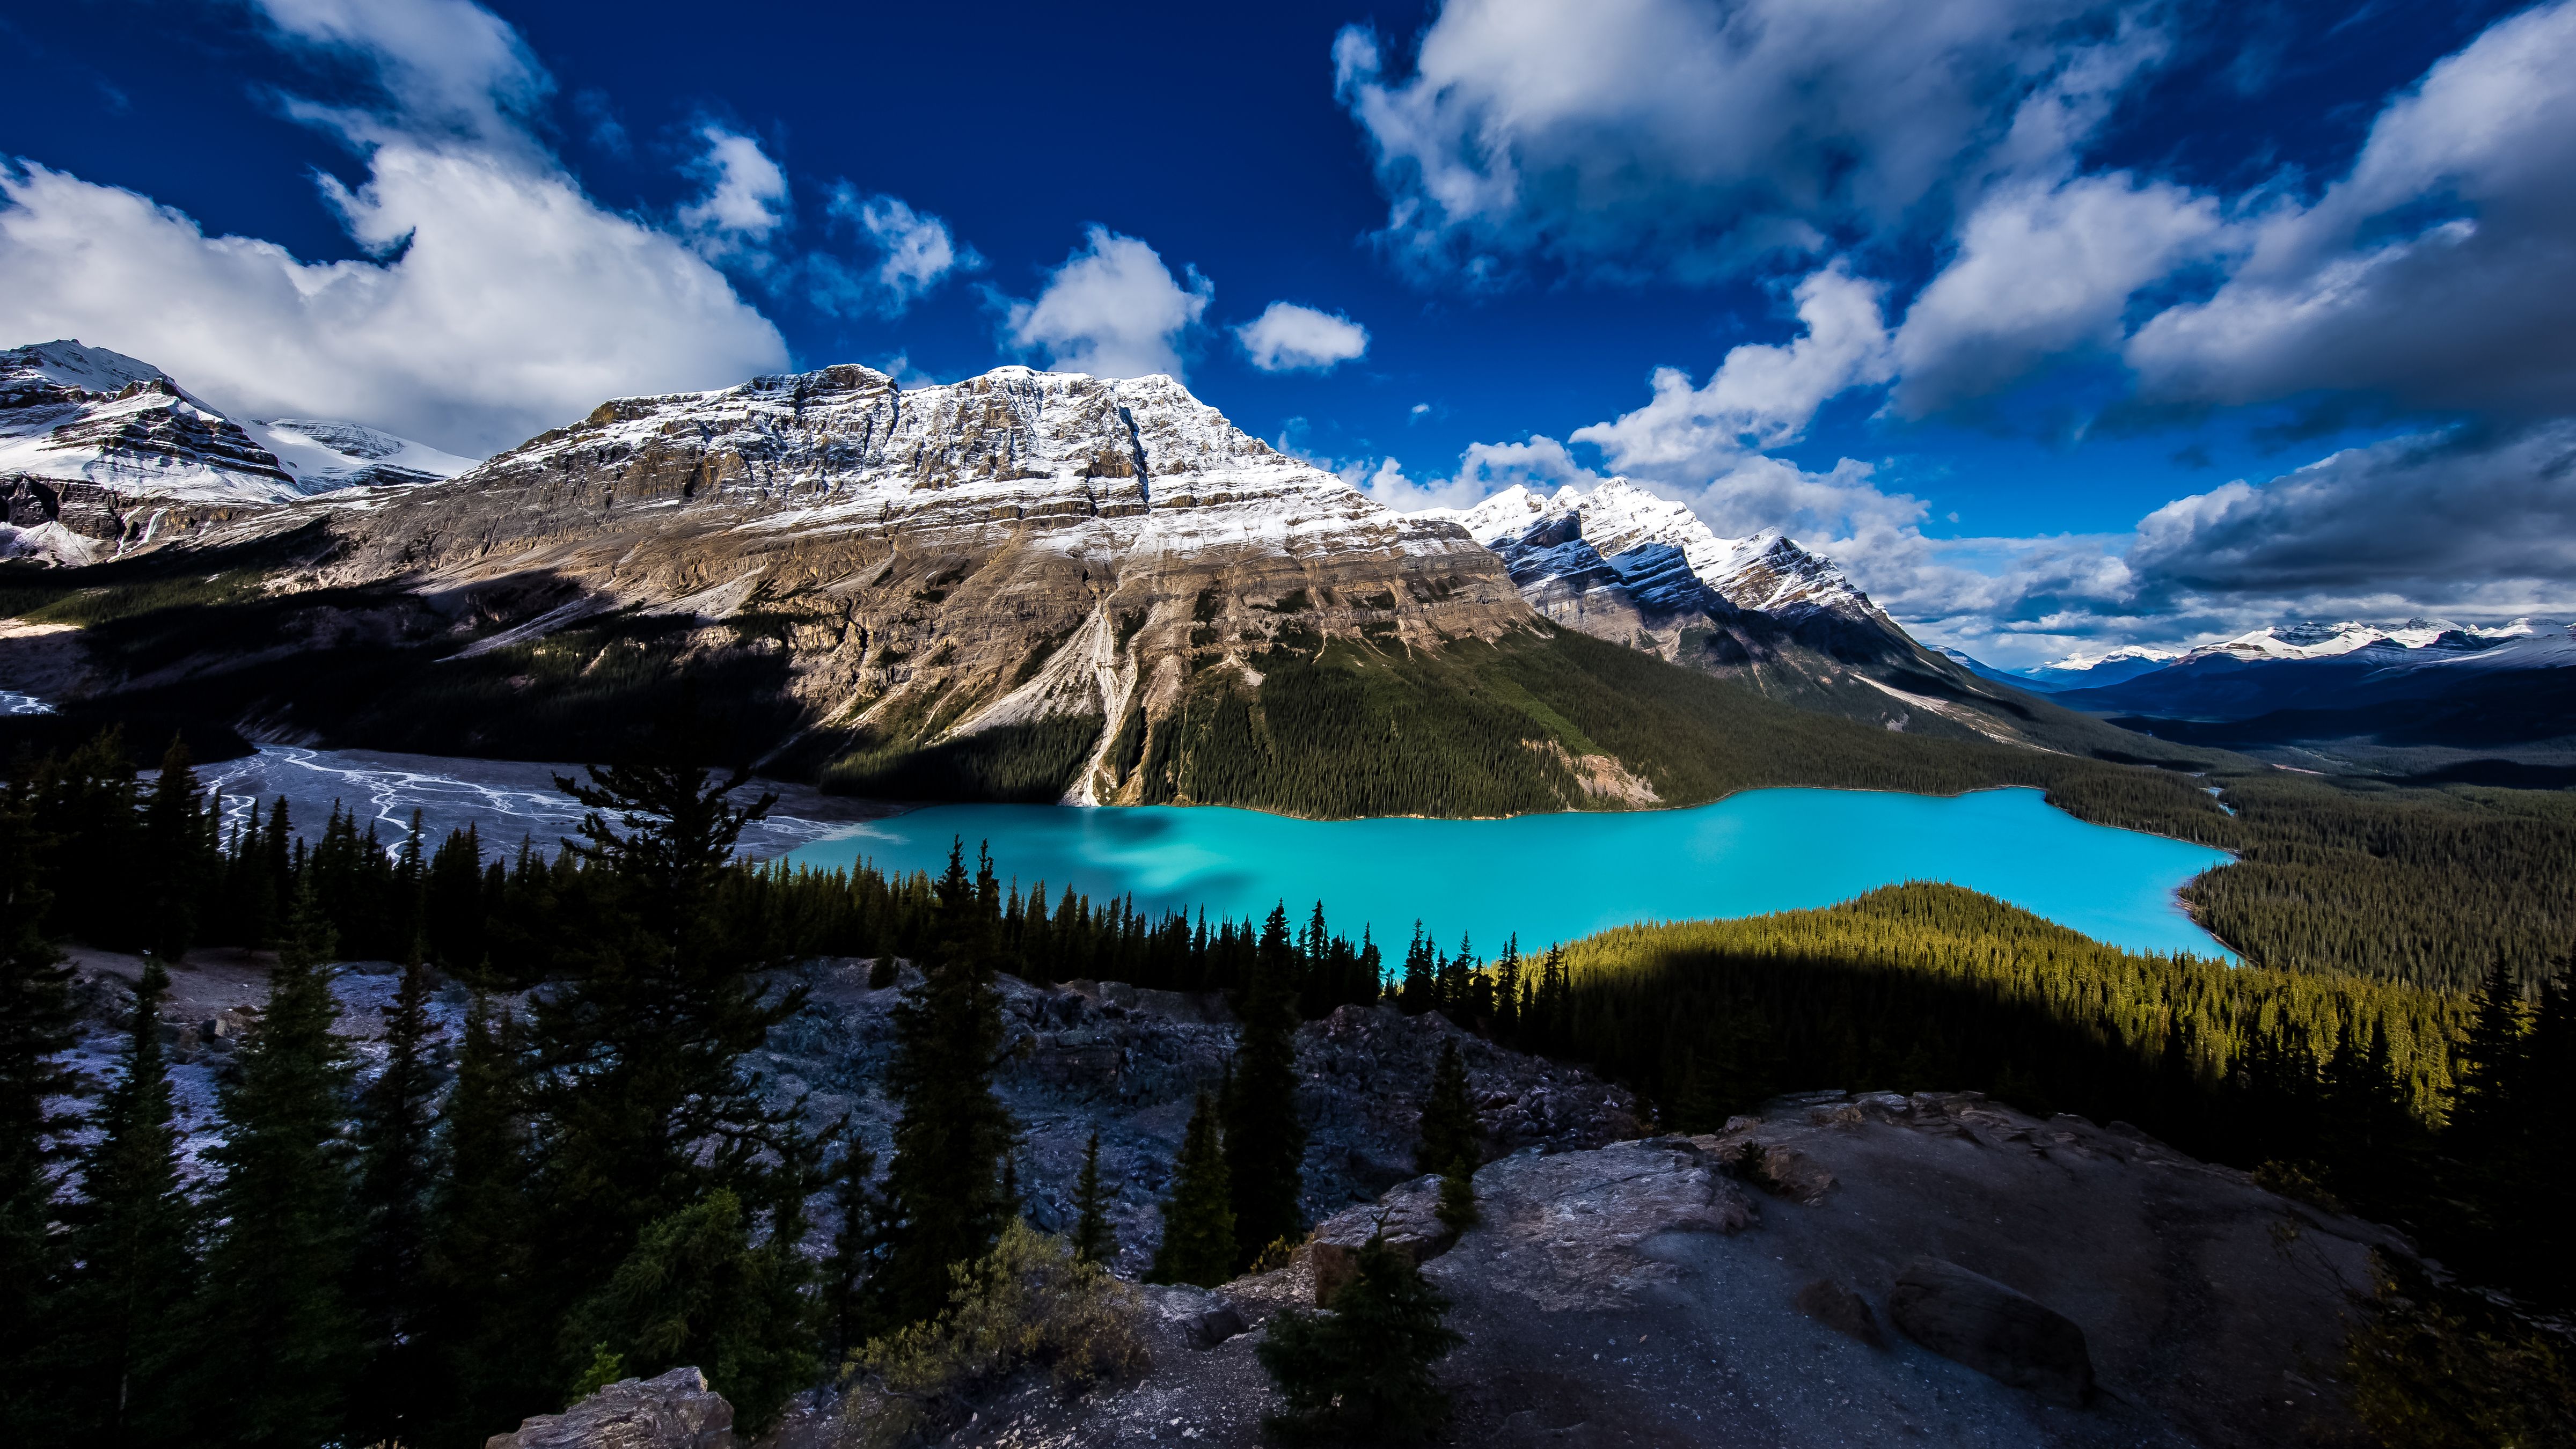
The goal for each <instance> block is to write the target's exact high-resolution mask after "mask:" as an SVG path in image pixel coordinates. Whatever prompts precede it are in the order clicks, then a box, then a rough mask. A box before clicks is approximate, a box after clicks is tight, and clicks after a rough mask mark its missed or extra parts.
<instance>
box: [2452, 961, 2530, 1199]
mask: <svg viewBox="0 0 2576 1449" xmlns="http://www.w3.org/2000/svg"><path fill="white" fill-rule="evenodd" d="M2525 1015H2526V1013H2525V1011H2524V1009H2523V1004H2522V993H2521V991H2520V990H2519V989H2518V988H2517V987H2516V985H2515V983H2514V979H2513V973H2512V972H2511V971H2510V970H2509V969H2508V968H2507V967H2506V965H2505V962H2504V958H2503V957H2501V956H2499V957H2497V958H2496V961H2495V964H2494V965H2493V967H2492V968H2490V969H2489V971H2488V972H2487V979H2486V984H2485V986H2484V987H2483V988H2481V989H2480V990H2479V992H2478V999H2477V1007H2476V1014H2475V1015H2474V1016H2473V1017H2471V1019H2470V1023H2469V1034H2468V1038H2467V1039H2466V1040H2464V1041H2462V1042H2461V1043H2460V1045H2459V1048H2458V1050H2457V1053H2456V1055H2457V1056H2458V1058H2459V1061H2460V1066H2459V1068H2458V1070H2456V1071H2455V1072H2454V1073H2453V1074H2452V1075H2453V1077H2454V1079H2455V1080H2456V1081H2457V1082H2458V1084H2459V1085H2458V1093H2459V1097H2458V1103H2457V1105H2456V1106H2454V1107H2453V1108H2452V1110H2451V1121H2450V1127H2449V1131H2448V1133H2447V1134H2446V1140H2445V1143H2444V1145H2445V1146H2446V1147H2449V1148H2450V1149H2451V1150H2452V1151H2454V1152H2456V1153H2460V1154H2462V1155H2463V1156H2465V1157H2468V1158H2472V1159H2481V1158H2487V1157H2490V1156H2493V1155H2496V1154H2501V1153H2505V1152H2507V1151H2509V1150H2511V1148H2512V1146H2513V1145H2514V1144H2513V1138H2514V1137H2515V1136H2516V1135H2517V1134H2518V1133H2519V1132H2520V1130H2521V1127H2522V1123H2523V1119H2524V1118H2525V1117H2526V1116H2527V1115H2529V1114H2528V1113H2527V1111H2526V1110H2525V1108H2524V1104H2523V1101H2522V1097H2523V1085H2524V1084H2523V1063H2524V1051H2523V1028H2524V1018H2525Z"/></svg>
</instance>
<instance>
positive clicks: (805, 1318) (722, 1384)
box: [564, 1188, 822, 1433]
mask: <svg viewBox="0 0 2576 1449" xmlns="http://www.w3.org/2000/svg"><path fill="white" fill-rule="evenodd" d="M804 1282H805V1265H804V1262H803V1259H802V1258H801V1257H800V1256H799V1255H798V1253H797V1251H796V1243H795V1238H794V1235H793V1234H792V1233H788V1232H779V1231H773V1232H772V1233H771V1234H770V1236H769V1239H768V1241H766V1242H763V1243H754V1242H753V1241H752V1233H751V1223H750V1221H749V1219H748V1217H747V1216H746V1214H745V1213H744V1211H743V1205H742V1200H741V1199H739V1198H737V1197H735V1196H734V1195H733V1194H732V1193H731V1192H728V1191H726V1190H724V1189H722V1188H718V1189H717V1190H716V1191H714V1192H712V1193H709V1194H708V1195H707V1196H706V1198H705V1199H704V1200H703V1201H701V1202H696V1203H692V1204H690V1205H689V1206H688V1207H685V1208H682V1209H681V1210H680V1211H678V1212H676V1213H673V1214H671V1215H670V1216H668V1217H665V1218H661V1219H658V1220H657V1221H655V1222H653V1223H651V1224H649V1225H647V1226H646V1227H645V1229H644V1232H643V1234H642V1236H641V1237H640V1238H639V1239H638V1240H637V1241H636V1244H635V1251H634V1252H632V1253H630V1254H628V1255H627V1258H626V1261H624V1262H623V1263H620V1264H619V1265H618V1267H617V1271H616V1273H615V1274H614V1275H612V1276H611V1277H610V1278H609V1280H608V1283H607V1284H606V1285H605V1286H604V1287H602V1288H601V1289H600V1290H599V1291H598V1292H597V1293H595V1294H593V1295H591V1297H590V1298H588V1299H587V1300H585V1301H584V1302H583V1303H582V1304H581V1306H580V1307H579V1308H577V1309H576V1310H574V1312H573V1314H572V1317H571V1319H570V1320H569V1321H568V1322H567V1323H566V1325H565V1327H564V1343H565V1346H566V1349H567V1352H566V1354H565V1358H566V1360H567V1361H569V1362H576V1363H578V1362H582V1361H585V1360H588V1359H591V1358H595V1357H596V1356H597V1355H599V1354H600V1353H603V1352H605V1353H609V1354H613V1355H615V1356H616V1358H617V1359H618V1361H619V1364H620V1367H621V1369H622V1371H623V1373H624V1374H629V1375H635V1376H638V1377H643V1378H652V1377H654V1376H655V1375H658V1374H662V1373H666V1372H668V1371H669V1370H671V1369H673V1368H676V1367H678V1366H680V1365H682V1364H692V1365H695V1366H697V1367H698V1368H700V1369H702V1370H703V1371H704V1372H705V1373H706V1376H707V1383H708V1385H709V1387H711V1388H713V1389H714V1390H715V1391H716V1392H717V1393H720V1394H722V1395H724V1396H725V1398H726V1399H728V1400H729V1401H731V1402H732V1404H733V1406H734V1414H735V1416H736V1423H737V1424H738V1426H739V1427H740V1428H742V1429H743V1430H745V1431H747V1433H758V1432H760V1431H762V1430H764V1429H766V1428H768V1427H769V1425H770V1423H771V1422H772V1421H774V1420H775V1419H776V1418H777V1417H778V1411H779V1410H780V1409H781V1408H783V1407H785V1406H786V1403H787V1400H788V1397H789V1396H790V1395H792V1394H794V1393H795V1392H796V1391H797V1390H799V1389H802V1388H805V1387H806V1386H808V1385H809V1384H811V1383H812V1382H813V1381H814V1380H815V1378H816V1377H817V1376H818V1375H819V1374H820V1372H821V1368H822V1366H821V1364H820V1363H819V1362H817V1360H816V1359H815V1356H814V1335H813V1325H812V1323H811V1321H810V1318H811V1315H810V1313H809V1311H808V1309H807V1306H806V1301H805V1297H804V1295H803V1293H802V1291H801V1290H802V1288H803V1285H804Z"/></svg>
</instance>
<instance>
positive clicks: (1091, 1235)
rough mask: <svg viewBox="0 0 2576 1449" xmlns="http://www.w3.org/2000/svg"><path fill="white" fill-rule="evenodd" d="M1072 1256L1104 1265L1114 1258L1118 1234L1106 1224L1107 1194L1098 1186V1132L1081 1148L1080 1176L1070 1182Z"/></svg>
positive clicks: (1107, 1210) (1096, 1130)
mask: <svg viewBox="0 0 2576 1449" xmlns="http://www.w3.org/2000/svg"><path fill="white" fill-rule="evenodd" d="M1073 1210H1074V1221H1073V1255H1074V1256H1075V1257H1077V1258H1080V1259H1081V1260H1082V1261H1084V1262H1086V1263H1099V1264H1101V1265H1103V1266H1106V1265H1108V1264H1111V1263H1115V1262H1117V1261H1118V1234H1117V1232H1116V1231H1115V1230H1114V1229H1112V1228H1111V1227H1110V1226H1109V1194H1108V1193H1107V1192H1106V1191H1104V1190H1103V1189H1102V1188H1101V1185H1100V1133H1099V1131H1098V1129H1096V1128H1095V1129H1094V1130H1093V1131H1092V1134H1091V1140H1090V1141H1089V1142H1086V1143H1084V1144H1083V1148H1082V1176H1080V1177H1079V1178H1076V1179H1075V1180H1074V1184H1073Z"/></svg>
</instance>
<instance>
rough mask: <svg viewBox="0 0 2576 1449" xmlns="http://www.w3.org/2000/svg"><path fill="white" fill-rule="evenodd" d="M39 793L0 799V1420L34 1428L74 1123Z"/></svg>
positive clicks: (47, 1393) (63, 974) (62, 973)
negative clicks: (67, 1141) (58, 1214)
mask: <svg viewBox="0 0 2576 1449" xmlns="http://www.w3.org/2000/svg"><path fill="white" fill-rule="evenodd" d="M47 844H48V842H47V841H46V839H45V837H44V836H43V835H42V834H41V833H40V828H39V817H38V815H37V803H36V798H35V796H34V794H33V793H32V792H30V791H29V790H28V789H26V788H24V787H23V786H20V785H17V784H12V785H10V786H9V787H8V788H7V791H6V793H5V794H0V1423H9V1424H13V1425H17V1426H20V1427H21V1428H22V1429H23V1430H26V1431H28V1432H34V1431H35V1430H37V1429H38V1428H40V1427H41V1426H42V1425H44V1424H45V1423H46V1422H48V1415H49V1414H50V1412H51V1410H52V1407H53V1405H52V1404H51V1402H50V1401H51V1400H52V1398H53V1392H52V1389H51V1388H50V1386H48V1385H46V1384H45V1383H44V1382H43V1381H42V1376H41V1375H40V1374H37V1373H35V1372H34V1371H33V1370H34V1365H35V1362H36V1357H37V1355H38V1354H39V1353H40V1352H42V1351H43V1350H44V1349H45V1347H46V1346H47V1344H48V1343H49V1341H50V1340H51V1338H52V1330H51V1327H50V1321H51V1320H50V1314H49V1303H48V1300H49V1299H50V1297H51V1290H52V1288H53V1285H54V1283H55V1282H56V1278H57V1274H58V1273H59V1271H60V1269H61V1267H62V1257H61V1244H60V1243H59V1241H58V1240H57V1238H56V1237H55V1235H54V1232H53V1221H54V1205H53V1197H54V1181H53V1178H54V1169H55V1167H56V1164H58V1163H59V1162H60V1161H61V1160H62V1155H63V1152H64V1146H63V1133H64V1132H65V1131H67V1130H68V1129H69V1128H70V1127H71V1125H72V1124H71V1122H70V1120H69V1119H67V1118H66V1117H65V1116H64V1115H63V1114H62V1113H60V1112H58V1111H57V1110H56V1109H55V1108H54V1107H53V1106H52V1105H50V1104H51V1101H52V1100H53V1099H56V1098H58V1097H60V1096H62V1095H63V1094H65V1093H66V1092H68V1091H70V1090H71V1088H72V1082H71V1079H70V1076H69V1074H68V1073H67V1072H66V1071H65V1070H64V1068H63V1067H62V1066H61V1065H60V1064H59V1063H58V1062H57V1061H56V1059H55V1054H56V1053H58V1052H60V1051H62V1050H63V1049H64V1048H66V1047H68V1046H70V1045H71V1043H72V1007H71V994H70V990H69V983H70V980H71V973H70V972H69V971H68V970H66V969H64V967H63V965H62V955H61V953H60V952H58V951H56V950H55V949H54V947H53V943H52V942H50V941H48V940H47V939H45V937H44V935H43V934H42V926H43V923H44V921H45V918H46V914H47V909H48V907H49V905H50V904H51V901H50V897H49V896H48V893H47V892H46V891H45V889H44V887H43V885H42V884H40V883H41V882H42V881H44V880H45V879H46V878H47V874H48V873H47V872H46V870H45V866H46V864H47V861H46V858H45V857H46V856H47V854H48V853H49V852H48V850H47Z"/></svg>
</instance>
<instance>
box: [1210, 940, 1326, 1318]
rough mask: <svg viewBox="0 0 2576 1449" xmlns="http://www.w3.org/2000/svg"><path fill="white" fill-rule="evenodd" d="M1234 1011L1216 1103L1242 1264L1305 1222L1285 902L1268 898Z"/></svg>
mask: <svg viewBox="0 0 2576 1449" xmlns="http://www.w3.org/2000/svg"><path fill="white" fill-rule="evenodd" d="M1239 1015H1240V1018H1241V1025H1240V1027H1239V1029H1238V1031H1237V1036H1236V1041H1237V1045H1236V1047H1235V1054H1234V1061H1233V1064H1232V1066H1233V1071H1232V1075H1231V1076H1230V1077H1229V1079H1228V1080H1227V1083H1226V1093H1225V1100H1224V1101H1223V1103H1222V1104H1221V1106H1222V1111H1223V1114H1224V1120H1225V1170H1226V1178H1227V1183H1228V1187H1229V1190H1230V1191H1231V1193H1232V1195H1233V1200H1234V1234H1235V1258H1236V1263H1237V1266H1239V1267H1247V1268H1248V1267H1250V1266H1251V1265H1252V1264H1253V1263H1254V1262H1256V1261H1258V1260H1259V1259H1260V1257H1261V1255H1262V1253H1263V1251H1264V1250H1266V1249H1268V1248H1269V1247H1270V1245H1271V1244H1273V1243H1277V1242H1282V1241H1286V1242H1295V1241H1296V1240H1297V1238H1298V1236H1299V1235H1300V1234H1302V1233H1303V1232H1304V1230H1305V1217H1304V1214H1303V1212H1302V1211H1301V1210H1300V1209H1299V1207H1298V1203H1297V1198H1298V1192H1299V1188H1300V1172H1301V1169H1302V1168H1303V1166H1304V1163H1305V1157H1306V1127H1305V1124H1304V1123H1303V1122H1300V1121H1299V1120H1298V1118H1297V997H1296V948H1295V947H1294V946H1292V945H1290V944H1289V941H1288V912H1287V909H1286V907H1285V906H1284V905H1282V906H1273V907H1272V908H1271V911H1270V919H1269V921H1268V922H1266V923H1265V924H1264V925H1263V926H1262V928H1261V942H1260V944H1259V945H1258V946H1257V947H1255V948H1254V951H1253V965H1252V976H1251V980H1250V981H1249V982H1247V983H1246V985H1245V987H1244V992H1243V1003H1242V1009H1241V1011H1240V1013H1239Z"/></svg>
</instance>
